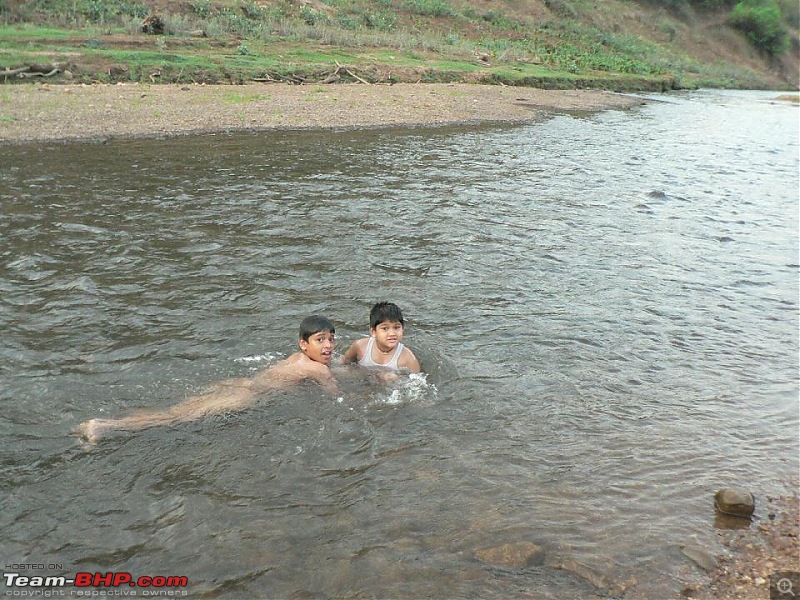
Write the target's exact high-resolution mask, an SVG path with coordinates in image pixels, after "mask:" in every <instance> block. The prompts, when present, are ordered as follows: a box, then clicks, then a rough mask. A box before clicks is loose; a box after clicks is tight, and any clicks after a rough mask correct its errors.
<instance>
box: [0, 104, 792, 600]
mask: <svg viewBox="0 0 800 600" xmlns="http://www.w3.org/2000/svg"><path fill="white" fill-rule="evenodd" d="M776 96H777V94H774V93H768V92H711V91H700V92H692V93H683V94H674V95H667V96H655V97H650V98H648V102H647V103H646V104H644V105H642V106H640V107H637V108H636V109H633V110H629V111H609V112H604V113H600V114H595V115H577V114H574V115H566V114H560V115H553V116H552V118H549V119H548V120H546V121H544V122H542V123H539V124H535V125H526V126H502V127H497V126H494V127H459V128H445V129H413V128H412V129H388V130H371V131H326V132H308V131H306V132H288V131H287V132H272V133H258V134H250V133H248V134H235V135H213V136H212V135H209V136H198V137H188V138H180V139H172V140H160V141H158V140H156V141H152V140H151V141H112V142H110V143H108V144H104V145H101V144H73V145H48V144H39V145H35V146H23V147H0V206H2V215H3V216H2V222H0V328H1V329H2V337H0V373H1V374H2V379H1V380H0V402H1V403H2V420H0V423H2V425H1V426H0V435H2V479H0V481H2V487H3V500H2V509H3V510H2V516H1V517H0V529H1V530H2V531H3V535H2V538H3V556H2V558H3V559H4V560H5V561H6V562H5V564H6V565H10V564H15V563H34V564H42V565H45V567H46V568H45V569H44V570H39V571H34V572H33V574H44V573H46V574H63V575H66V576H70V575H74V573H76V572H95V571H98V572H109V571H124V572H129V573H131V574H132V575H133V576H134V577H138V576H153V575H177V576H186V577H187V578H188V580H189V586H188V588H186V589H185V590H181V591H180V592H179V593H183V591H188V593H189V596H191V597H204V598H308V597H320V598H398V599H399V598H423V597H427V598H492V597H493V598H511V597H519V598H525V597H529V598H544V599H549V598H554V599H556V598H567V597H569V598H592V597H608V596H613V595H615V594H616V595H619V594H621V593H623V592H624V596H625V598H648V599H650V600H652V599H655V598H671V597H676V596H677V595H679V593H680V590H681V589H682V588H683V587H684V586H685V585H686V584H687V583H690V582H702V581H703V580H704V574H703V572H702V571H701V570H700V568H699V567H698V566H697V565H696V564H695V563H694V562H693V561H692V560H691V559H689V558H688V557H687V556H686V555H685V554H684V553H683V552H682V551H681V548H682V547H697V548H702V549H705V550H706V551H707V552H710V553H714V552H716V551H718V550H719V547H718V541H717V540H718V532H717V527H718V526H719V524H718V523H717V521H716V520H715V515H714V509H713V495H714V493H715V492H716V490H718V489H719V488H721V487H731V486H741V487H745V488H748V489H750V490H752V491H754V492H755V493H756V496H757V503H758V508H757V511H756V520H755V522H754V524H753V525H752V526H753V527H755V526H756V525H757V523H758V522H759V521H760V520H763V519H765V518H766V515H765V514H764V512H763V507H764V504H763V502H764V499H765V498H766V496H768V495H771V494H780V493H782V492H785V491H786V489H787V481H789V480H790V479H791V477H792V476H793V475H794V474H796V473H797V469H798V263H799V262H800V261H799V260H798V177H799V176H798V163H799V158H798V108H797V106H796V105H791V104H788V103H783V102H775V101H773V99H774V98H775V97H776ZM383 299H389V300H392V301H394V302H397V303H398V304H399V305H400V306H401V307H402V308H403V310H404V313H405V316H406V320H407V331H406V340H405V341H406V342H407V343H408V345H409V346H410V347H411V348H412V349H413V350H414V351H415V352H416V354H417V356H418V357H419V358H420V360H421V362H422V364H423V368H424V370H425V373H426V374H425V375H424V376H422V377H415V378H409V379H401V380H400V381H398V382H395V383H393V384H390V385H388V386H382V385H380V384H377V383H374V382H373V381H372V380H371V379H370V378H369V377H367V376H366V375H365V374H363V373H361V372H360V371H359V370H358V369H355V370H353V369H351V370H349V372H348V373H346V374H345V376H344V377H342V389H341V391H340V394H339V395H330V394H328V393H327V392H324V391H322V390H320V389H319V388H317V387H315V386H314V385H311V384H308V385H301V386H299V387H298V388H296V389H294V390H290V391H287V392H283V393H277V394H273V395H271V396H269V397H264V398H260V399H259V401H258V403H257V404H256V405H254V406H253V407H252V408H250V409H248V410H245V411H242V412H238V413H233V414H226V415H217V416H212V417H209V418H207V419H205V420H202V421H198V422H193V423H188V424H182V425H177V426H174V427H155V428H151V429H147V430H144V431H140V432H136V433H122V434H118V435H112V436H110V437H109V438H108V439H106V440H103V441H101V442H100V443H99V444H97V445H96V446H87V445H84V444H81V443H80V441H79V440H78V439H77V438H76V437H75V436H74V435H73V434H72V433H71V432H72V430H73V429H74V427H75V426H76V425H77V424H78V423H80V422H81V421H83V420H85V419H88V418H91V417H117V416H123V415H128V414H133V413H135V412H136V411H137V410H141V409H163V408H167V407H169V406H171V405H172V404H174V403H176V402H177V401H180V400H181V399H183V398H185V397H187V396H189V395H191V394H192V393H194V392H197V391H198V390H200V389H201V388H202V387H203V386H205V385H207V384H209V383H211V382H214V381H217V380H220V379H224V378H228V377H240V376H247V375H249V374H252V373H253V372H255V371H256V370H258V369H261V368H264V367H266V366H268V365H270V364H272V363H273V362H275V361H276V360H278V359H279V358H280V357H282V356H286V355H288V354H289V353H291V352H292V351H293V350H294V349H295V348H296V337H297V333H296V329H297V325H298V323H299V321H300V320H301V319H302V318H303V317H304V316H306V315H308V314H312V313H322V314H325V315H328V316H330V318H331V319H332V320H333V321H334V322H335V324H336V327H337V331H336V335H337V339H338V343H339V346H338V348H337V352H338V353H343V352H344V350H346V348H347V345H348V344H349V343H350V342H351V341H353V340H355V339H357V338H359V337H360V336H362V335H364V334H366V333H367V329H368V323H367V319H368V312H369V308H370V307H371V305H372V304H373V303H374V302H375V301H378V300H383ZM504 545H509V546H508V547H507V548H506V549H507V550H509V549H510V550H513V549H517V550H523V551H525V552H529V551H530V552H532V553H533V554H535V558H534V559H533V560H531V561H530V564H525V565H521V564H517V563H515V562H514V561H513V560H503V559H501V558H498V557H497V556H492V553H491V552H487V550H491V549H493V548H494V549H497V548H501V547H502V546H504ZM534 550H535V552H534ZM496 554H502V552H500V551H498V552H497V553H496ZM6 572H8V568H6ZM28 574H31V573H28ZM68 591H72V592H74V591H75V590H68ZM116 591H117V592H120V593H124V594H132V593H133V592H137V591H138V593H139V595H141V594H142V593H143V591H142V590H141V589H138V590H137V589H124V588H123V589H121V590H116Z"/></svg>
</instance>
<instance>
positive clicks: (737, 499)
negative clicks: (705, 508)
mask: <svg viewBox="0 0 800 600" xmlns="http://www.w3.org/2000/svg"><path fill="white" fill-rule="evenodd" d="M714 506H715V507H716V508H717V510H718V511H719V512H721V513H724V514H726V515H735V516H737V517H750V516H751V515H752V514H753V512H754V511H755V509H756V500H755V498H754V497H753V494H751V493H750V492H748V491H747V490H740V489H734V488H725V489H722V490H720V491H718V492H717V494H716V496H714Z"/></svg>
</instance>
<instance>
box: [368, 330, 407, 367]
mask: <svg viewBox="0 0 800 600" xmlns="http://www.w3.org/2000/svg"><path fill="white" fill-rule="evenodd" d="M373 346H375V338H374V337H370V338H369V342H367V349H366V350H365V351H364V356H363V357H362V358H361V360H360V361H358V364H360V365H361V366H362V367H383V368H384V369H393V370H395V371H398V370H399V369H400V367H398V366H397V361H398V360H399V359H400V355H401V354H402V353H403V348H405V346H403V343H402V342H400V343H399V344H397V348H395V350H394V354H392V358H391V359H390V360H389V362H387V363H386V364H385V365H380V364H378V363H376V362H375V361H374V360H372V348H373Z"/></svg>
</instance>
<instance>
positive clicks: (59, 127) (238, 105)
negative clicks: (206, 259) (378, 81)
mask: <svg viewBox="0 0 800 600" xmlns="http://www.w3.org/2000/svg"><path fill="white" fill-rule="evenodd" d="M641 103H642V100H641V99H639V98H635V97H632V96H627V95H621V94H615V93H611V92H604V91H599V90H568V91H564V90H539V89H533V88H515V87H505V86H491V85H471V84H396V85H363V84H348V85H341V84H339V85H289V84H285V83H250V84H246V85H237V86H230V85H143V84H137V83H126V84H116V85H103V84H98V85H74V84H73V85H52V84H28V85H7V86H4V87H3V88H2V91H0V143H4V144H9V143H11V144H13V143H24V142H40V141H77V140H94V141H104V140H108V139H112V138H139V137H155V138H157V137H169V136H176V135H187V134H193V133H210V132H221V131H242V130H256V131H257V130H269V129H306V128H332V129H338V128H359V127H391V126H402V125H420V126H440V125H449V124H460V123H484V122H532V121H536V120H539V119H541V118H543V117H544V116H545V115H546V114H548V113H552V112H554V111H578V112H591V111H599V110H606V109H624V108H628V107H631V106H634V105H636V104H641Z"/></svg>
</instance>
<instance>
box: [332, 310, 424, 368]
mask: <svg viewBox="0 0 800 600" xmlns="http://www.w3.org/2000/svg"><path fill="white" fill-rule="evenodd" d="M404 329H405V326H404V321H403V313H402V312H401V311H400V307H398V306H397V305H396V304H393V303H392V302H378V303H377V304H376V305H375V306H373V307H372V310H371V311H370V313H369V333H370V337H369V338H362V339H360V340H356V341H355V342H353V343H352V344H351V345H350V348H348V349H347V352H345V354H344V356H343V357H342V364H347V363H350V362H357V363H358V364H360V365H362V366H364V367H382V368H384V369H390V370H393V371H400V370H402V371H407V372H409V373H419V371H420V365H419V361H418V360H417V357H416V356H414V353H413V352H412V351H411V350H410V349H409V348H407V347H406V346H405V345H404V344H403V342H402V340H403V333H404Z"/></svg>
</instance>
